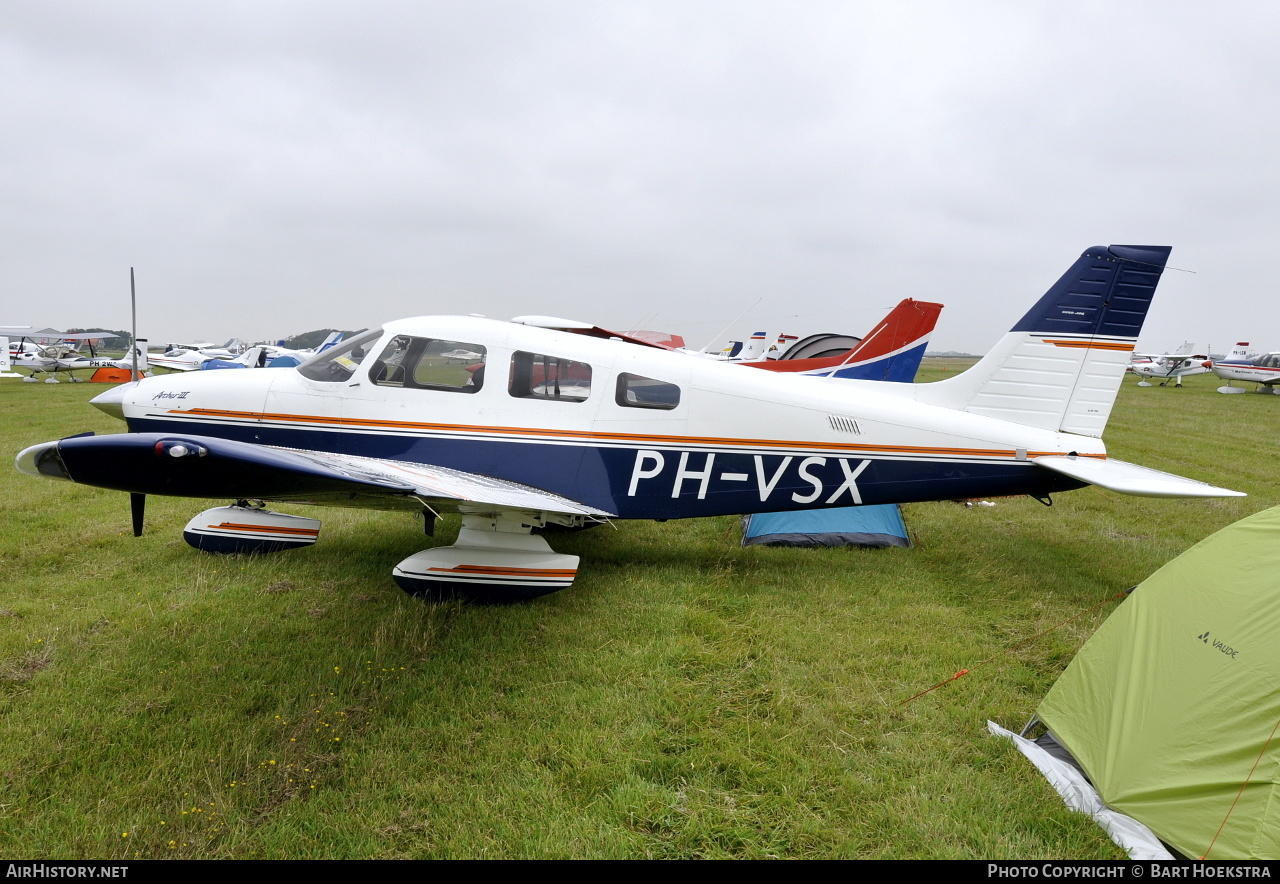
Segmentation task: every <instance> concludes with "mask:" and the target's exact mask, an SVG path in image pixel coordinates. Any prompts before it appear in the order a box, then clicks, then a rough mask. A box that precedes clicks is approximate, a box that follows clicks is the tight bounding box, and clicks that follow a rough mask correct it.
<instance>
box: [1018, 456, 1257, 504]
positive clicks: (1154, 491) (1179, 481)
mask: <svg viewBox="0 0 1280 884" xmlns="http://www.w3.org/2000/svg"><path fill="white" fill-rule="evenodd" d="M1032 462H1033V463H1036V464H1038V465H1039V466H1042V467H1044V468H1046V469H1050V470H1053V471H1054V472H1056V473H1062V474H1063V475H1064V476H1070V477H1071V478H1073V479H1079V480H1080V481H1081V482H1088V483H1089V484H1090V485H1097V486H1099V487H1100V488H1106V489H1107V490H1108V491H1116V492H1119V493H1120V494H1135V495H1137V496H1138V497H1245V496H1246V495H1245V493H1244V492H1243V491H1228V490H1227V489H1226V488H1218V487H1217V486H1216V485H1210V484H1208V483H1206V482H1197V481H1196V480H1195V479H1186V478H1183V477H1182V476H1175V475H1173V473H1162V472H1160V471H1159V470H1152V469H1148V468H1147V467H1140V466H1138V465H1137V464H1132V463H1126V462H1125V461H1123V460H1114V459H1112V458H1107V459H1106V460H1103V459H1101V458H1096V457H1071V456H1069V455H1068V456H1052V457H1036V458H1032Z"/></svg>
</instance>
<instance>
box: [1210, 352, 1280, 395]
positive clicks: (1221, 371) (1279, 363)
mask: <svg viewBox="0 0 1280 884" xmlns="http://www.w3.org/2000/svg"><path fill="white" fill-rule="evenodd" d="M1213 373H1214V374H1216V375H1217V376H1218V377H1220V378H1222V379H1223V380H1225V381H1228V383H1227V384H1225V385H1224V386H1221V387H1219V388H1218V392H1219V393H1243V392H1244V388H1243V387H1233V386H1231V384H1230V383H1229V382H1230V381H1246V382H1247V381H1252V382H1253V383H1255V384H1258V385H1259V386H1258V387H1255V388H1254V389H1256V390H1258V391H1259V392H1265V393H1277V392H1280V388H1277V386H1276V385H1277V384H1280V353H1256V352H1254V351H1252V350H1250V349H1249V343H1248V342H1247V341H1242V342H1241V343H1238V344H1236V346H1235V348H1234V349H1233V350H1232V351H1231V352H1230V353H1228V354H1227V358H1226V359H1218V360H1216V361H1215V362H1214V363H1213Z"/></svg>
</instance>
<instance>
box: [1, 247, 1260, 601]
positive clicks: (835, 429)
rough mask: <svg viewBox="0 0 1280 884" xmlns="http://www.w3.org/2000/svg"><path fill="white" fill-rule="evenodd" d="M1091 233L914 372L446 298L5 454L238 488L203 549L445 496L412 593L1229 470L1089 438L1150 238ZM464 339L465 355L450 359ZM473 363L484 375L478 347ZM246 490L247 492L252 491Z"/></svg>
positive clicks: (289, 540) (201, 533) (410, 575)
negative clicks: (700, 538)
mask: <svg viewBox="0 0 1280 884" xmlns="http://www.w3.org/2000/svg"><path fill="white" fill-rule="evenodd" d="M1169 252H1170V249H1169V248H1168V247H1164V246H1111V247H1109V248H1108V247H1105V246H1096V247H1093V248H1090V249H1088V250H1087V251H1085V252H1084V254H1083V255H1082V256H1081V257H1080V258H1079V259H1078V260H1077V261H1076V262H1075V263H1074V264H1073V265H1072V267H1071V269H1070V270H1068V271H1067V273H1066V274H1065V275H1064V276H1063V277H1062V278H1061V279H1060V280H1059V281H1058V282H1057V283H1056V284H1054V285H1053V286H1052V287H1051V288H1050V289H1049V291H1048V292H1047V293H1046V294H1045V295H1044V296H1043V297H1042V298H1041V299H1040V300H1039V301H1038V302H1037V303H1036V304H1035V306H1033V307H1032V308H1031V309H1030V310H1029V311H1028V312H1027V314H1026V315H1025V316H1024V317H1023V318H1022V319H1021V320H1020V321H1019V322H1018V323H1017V324H1016V325H1014V326H1013V329H1012V330H1011V331H1010V332H1009V333H1008V334H1006V335H1005V336H1004V338H1003V339H1002V340H1001V341H1000V342H999V343H998V344H997V345H996V347H995V348H994V349H993V350H992V351H991V352H990V353H989V354H987V356H985V357H984V358H983V359H982V360H981V361H979V362H978V363H977V364H976V365H975V366H973V367H972V368H971V369H969V370H968V371H966V372H964V373H963V374H960V375H957V376H956V377H953V378H948V379H946V380H943V381H939V382H936V383H932V384H895V383H883V382H879V381H860V380H848V379H835V378H832V379H822V378H810V377H798V376H795V375H788V374H785V373H776V372H771V371H755V370H752V369H749V368H745V367H743V366H741V365H734V364H731V363H723V362H717V361H713V360H704V359H698V358H692V357H690V356H689V355H687V354H682V353H675V352H669V351H667V350H664V349H660V348H653V347H646V346H640V345H637V344H635V343H630V342H627V341H622V340H608V339H601V338H594V337H588V336H583V335H579V334H573V333H567V332H562V331H555V330H551V329H546V328H538V327H533V326H525V325H518V324H513V323H508V322H499V321H494V320H489V319H482V318H476V317H467V316H437V317H420V318H417V319H404V320H400V321H397V322H392V323H388V324H387V325H386V326H384V327H383V328H379V329H374V330H371V331H368V332H365V333H363V334H361V335H358V336H356V337H354V338H351V339H349V340H347V341H344V342H343V343H342V344H340V345H339V346H337V347H334V348H332V349H330V350H329V351H327V352H325V353H321V354H317V355H316V356H315V357H313V358H312V359H310V360H309V361H308V362H306V363H304V364H303V365H301V366H299V367H298V368H296V369H282V370H279V371H269V372H268V371H262V372H258V371H234V372H221V371H215V372H195V373H189V374H184V375H172V376H168V377H159V378H148V379H146V380H143V381H139V382H137V383H132V384H125V385H122V386H120V387H116V388H114V389H113V390H111V391H109V392H107V393H104V394H102V395H100V396H98V397H97V398H95V399H94V400H93V402H94V404H95V405H96V406H97V407H99V408H101V409H102V410H104V411H107V412H109V413H111V414H113V415H115V416H117V417H120V418H123V419H124V420H125V421H126V422H127V424H128V427H129V432H128V433H123V434H116V435H107V436H93V435H85V436H73V437H70V438H66V439H62V440H59V441H56V442H46V443H44V444H41V445H35V446H32V447H30V448H28V449H26V450H25V451H23V452H21V453H20V454H19V455H18V457H17V466H18V468H19V469H20V470H22V471H23V472H25V473H29V474H32V475H44V476H49V477H52V478H55V479H64V480H70V481H73V482H80V483H84V484H87V485H93V486H97V487H101V488H111V489H116V490H120V491H126V492H129V493H130V495H131V502H132V508H133V523H134V531H135V533H141V530H142V518H143V506H144V502H145V497H146V495H148V494H166V495H173V496H180V497H205V498H209V497H212V498H218V497H221V498H224V499H232V500H236V501H238V502H237V503H236V504H235V505H233V506H227V507H219V508H215V509H212V510H208V511H205V512H204V513H201V514H200V515H199V516H197V517H196V518H194V519H192V520H191V522H190V523H188V525H187V528H186V530H185V532H184V534H185V537H186V538H187V540H188V542H189V543H191V544H192V545H193V546H196V547H198V548H202V549H209V550H215V551H225V552H244V551H255V550H261V551H266V550H274V549H281V548H288V547H292V546H305V545H308V544H310V543H313V542H315V539H316V537H317V535H318V533H319V527H320V523H319V522H318V521H316V520H313V519H306V518H302V517H299V516H291V515H285V514H280V513H271V512H270V511H266V510H264V509H261V508H260V507H261V502H262V501H281V502H288V503H307V504H320V505H331V506H357V507H371V508H376V509H388V510H408V511H412V512H416V513H421V514H422V515H423V516H424V518H425V519H426V520H427V527H428V531H430V530H431V526H432V525H433V524H434V519H435V517H436V515H438V514H439V513H442V512H455V513H460V514H461V515H462V527H461V529H460V531H459V535H458V539H457V541H456V542H455V543H454V544H452V545H450V546H445V547H437V548H433V549H427V550H424V551H422V552H419V553H416V554H414V555H412V556H410V557H408V558H407V559H405V560H404V561H402V562H400V564H399V565H397V566H396V568H395V569H394V571H393V577H394V579H395V581H396V582H397V583H398V584H399V585H400V586H401V587H402V588H404V589H405V590H406V591H408V592H410V593H412V594H438V593H440V594H446V595H451V594H458V595H462V596H465V597H469V598H472V599H479V600H511V599H518V598H528V597H533V596H537V595H542V594H544V593H548V592H553V591H555V590H558V589H563V588H564V587H566V586H568V585H570V583H572V582H573V579H574V576H575V574H576V571H577V566H578V557H576V556H570V555H562V554H557V553H555V552H553V551H552V550H551V548H550V547H549V545H548V544H547V542H546V540H545V539H544V538H543V537H542V536H540V535H538V534H533V533H531V529H534V528H537V527H540V526H543V525H545V524H547V523H555V524H560V525H566V526H580V525H584V524H588V523H591V522H596V521H604V520H609V519H658V520H666V519H680V518H691V517H698V516H716V515H724V514H739V513H752V512H757V511H767V512H774V511H778V510H788V509H808V508H817V507H835V506H848V505H857V504H880V503H906V502H912V501H926V500H952V499H957V498H972V497H987V496H997V495H1017V494H1027V495H1030V496H1032V497H1035V498H1037V499H1040V500H1041V501H1044V502H1048V497H1049V495H1050V494H1052V493H1055V492H1060V491H1069V490H1072V489H1075V488H1082V487H1084V486H1085V485H1089V484H1094V485H1100V486H1102V487H1104V488H1109V489H1111V490H1113V491H1118V492H1121V493H1126V494H1137V495H1147V496H1153V497H1225V496H1239V492H1234V491H1228V490H1225V489H1222V488H1215V487H1213V486H1211V485H1207V484H1204V483H1202V482H1197V481H1194V480H1191V479H1184V478H1181V477H1178V476H1173V475H1170V474H1168V473H1161V472H1157V471H1155V470H1149V469H1145V468H1143V467H1139V466H1135V465H1132V464H1128V463H1124V462H1122V461H1117V460H1111V459H1108V458H1107V455H1106V448H1105V446H1104V445H1103V443H1102V441H1101V440H1100V439H1099V438H1098V437H1099V436H1100V435H1101V433H1102V430H1103V427H1104V426H1105V425H1106V422H1107V418H1108V416H1109V415H1110V412H1111V407H1112V404H1113V403H1114V401H1115V396H1116V392H1117V390H1118V389H1119V386H1120V381H1121V379H1122V378H1123V376H1124V370H1125V365H1126V363H1127V360H1128V354H1129V353H1130V352H1131V351H1132V350H1133V346H1134V342H1135V341H1136V340H1137V337H1138V332H1139V331H1140V329H1141V325H1142V321H1143V319H1144V317H1145V316H1146V313H1147V309H1148V307H1149V306H1150V302H1151V298H1152V295H1153V294H1154V293H1155V289H1156V283H1157V282H1158V281H1159V278H1160V274H1161V272H1162V270H1163V268H1164V265H1165V262H1166V260H1167V259H1168V255H1169ZM460 349H465V350H468V351H470V352H472V353H475V354H477V356H478V361H477V362H476V363H473V364H471V365H466V366H463V365H459V364H457V363H456V362H455V361H454V359H453V354H454V353H455V352H456V351H458V350H460ZM489 367H492V368H493V371H491V372H488V373H487V376H486V369H487V368H489ZM251 501H252V502H255V503H250V502H251Z"/></svg>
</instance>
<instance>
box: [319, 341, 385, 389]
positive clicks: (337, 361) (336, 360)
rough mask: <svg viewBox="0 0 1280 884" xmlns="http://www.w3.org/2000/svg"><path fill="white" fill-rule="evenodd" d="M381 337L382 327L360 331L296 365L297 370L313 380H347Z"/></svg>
mask: <svg viewBox="0 0 1280 884" xmlns="http://www.w3.org/2000/svg"><path fill="white" fill-rule="evenodd" d="M380 337H382V329H380V328H375V329H370V330H369V331H367V332H361V333H360V334H358V335H356V336H355V337H354V338H351V339H350V340H348V341H342V342H340V343H339V344H337V345H336V346H334V347H330V348H329V349H328V350H325V351H324V352H322V353H317V354H316V355H315V356H312V357H311V358H310V359H308V360H307V361H306V362H304V363H302V364H301V365H299V366H298V372H299V373H300V374H301V375H302V376H303V377H306V378H310V379H311V380H313V381H326V382H328V383H341V382H342V381H345V380H348V379H349V378H350V377H351V375H353V374H354V373H355V370H356V369H357V368H359V367H360V363H361V362H363V361H364V358H365V357H366V356H368V355H369V348H370V346H372V345H373V343H374V342H375V341H376V340H377V339H378V338H380Z"/></svg>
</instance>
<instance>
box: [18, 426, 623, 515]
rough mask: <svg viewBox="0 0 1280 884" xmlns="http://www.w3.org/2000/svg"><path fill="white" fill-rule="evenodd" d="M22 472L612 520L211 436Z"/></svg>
mask: <svg viewBox="0 0 1280 884" xmlns="http://www.w3.org/2000/svg"><path fill="white" fill-rule="evenodd" d="M17 467H18V469H19V470H21V471H22V472H24V473H28V474H31V475H42V476H47V477H50V478H55V479H66V480H69V481H72V482H78V483H80V484H83V485H92V486H95V487H98V488H110V489H113V490H116V491H128V492H130V493H133V494H163V495H169V496H175V497H213V498H231V499H249V500H272V501H291V502H296V503H310V504H319V505H325V506H348V507H365V508H369V509H392V510H397V509H399V510H402V509H408V510H413V511H419V510H421V509H422V507H423V505H424V504H426V505H428V506H430V507H431V508H432V509H434V510H436V511H437V512H457V511H459V510H460V509H462V508H464V507H465V508H467V509H468V510H473V509H474V508H475V505H477V504H478V505H480V506H482V507H492V508H494V509H495V510H534V511H546V512H553V513H565V514H570V515H583V516H606V517H607V516H613V515H614V514H613V513H609V512H605V511H603V510H599V509H595V508H592V507H589V506H586V505H584V504H581V503H579V502H577V501H574V500H570V499H568V498H566V497H561V496H560V495H558V494H552V493H551V492H549V491H543V490H541V489H538V488H533V487H530V486H528V485H521V484H519V483H517V482H509V481H506V480H503V479H495V478H491V477H489V476H481V475H478V474H475V473H466V472H462V471H460V470H453V469H448V468H446V467H436V466H431V465H429V464H415V463H402V462H399V461H391V460H379V459H374V458H367V457H354V456H349V455H341V454H331V453H322V452H315V451H298V450H295V449H287V448H273V447H270V446H266V445H256V444H253V443H249V442H237V441H234V440H231V439H219V438H215V437H211V436H196V435H185V434H163V433H119V434H115V435H109V436H94V435H85V436H72V437H70V438H67V439H61V440H59V441H57V442H45V443H43V444H41V445H34V446H32V447H30V448H28V449H26V450H25V451H23V452H21V453H20V454H19V455H18V457H17Z"/></svg>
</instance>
